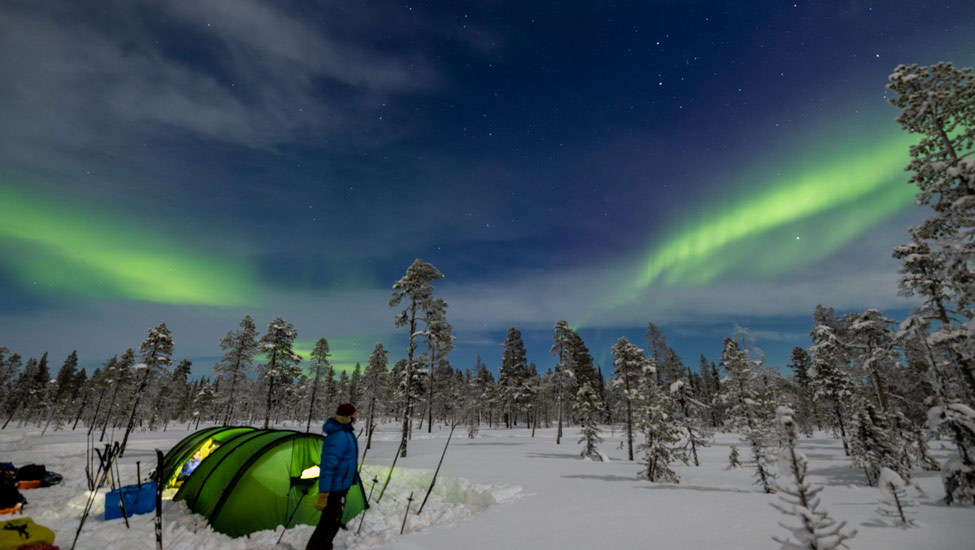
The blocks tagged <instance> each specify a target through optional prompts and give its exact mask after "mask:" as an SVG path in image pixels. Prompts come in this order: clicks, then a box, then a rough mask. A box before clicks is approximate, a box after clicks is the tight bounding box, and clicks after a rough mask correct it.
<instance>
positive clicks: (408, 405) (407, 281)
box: [389, 258, 443, 458]
mask: <svg viewBox="0 0 975 550" xmlns="http://www.w3.org/2000/svg"><path fill="white" fill-rule="evenodd" d="M442 278H443V274H442V273H440V271H438V270H437V268H436V267H434V266H433V265H432V264H428V263H426V262H424V261H422V260H420V259H419V258H417V259H416V260H414V261H413V264H412V265H410V267H408V268H407V269H406V274H405V275H404V276H403V277H402V278H400V280H398V281H396V282H395V283H394V284H393V295H392V297H390V299H389V307H396V306H398V305H400V304H401V303H403V302H404V301H405V302H406V304H407V305H406V308H404V309H403V310H402V311H400V312H399V313H398V314H397V315H396V318H395V319H396V320H395V325H396V327H397V328H399V327H404V326H405V327H409V328H408V330H409V334H408V336H409V345H408V346H407V358H406V365H405V367H406V368H405V373H404V381H405V384H406V387H405V388H404V392H403V395H404V397H405V401H404V403H403V417H402V418H403V434H402V439H401V441H400V456H402V457H404V458H405V457H406V441H407V439H408V438H409V434H410V413H411V411H412V404H413V393H414V392H413V391H412V390H413V388H412V387H411V386H412V383H413V379H414V376H413V371H414V369H415V368H416V365H415V363H414V355H415V352H416V347H417V343H416V336H417V322H425V321H424V312H426V311H430V309H431V308H432V307H433V306H432V303H433V285H432V284H431V283H433V282H434V281H439V280H440V279H442Z"/></svg>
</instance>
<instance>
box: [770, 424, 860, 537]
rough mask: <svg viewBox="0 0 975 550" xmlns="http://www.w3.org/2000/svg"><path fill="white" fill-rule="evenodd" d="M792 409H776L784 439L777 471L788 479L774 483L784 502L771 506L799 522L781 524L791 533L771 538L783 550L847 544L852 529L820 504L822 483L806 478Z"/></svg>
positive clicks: (806, 465)
mask: <svg viewBox="0 0 975 550" xmlns="http://www.w3.org/2000/svg"><path fill="white" fill-rule="evenodd" d="M794 416H795V413H794V412H793V411H792V409H790V408H788V407H784V406H782V407H778V408H777V409H776V421H777V424H778V428H779V436H780V438H781V439H782V441H783V447H782V452H781V453H780V455H779V472H780V473H781V474H782V476H783V478H784V477H786V476H789V478H790V482H789V483H788V484H787V483H785V482H784V481H780V482H779V483H777V484H776V485H777V489H778V491H779V494H780V498H781V499H782V502H783V503H784V504H775V503H773V504H772V506H773V507H774V508H775V509H777V510H779V511H780V512H782V513H783V514H786V515H789V516H795V517H796V518H798V519H799V525H798V526H796V527H790V526H787V525H784V524H780V525H782V527H784V528H785V529H788V530H789V531H790V532H791V533H792V536H791V537H787V538H779V537H772V540H774V541H775V542H778V543H779V544H781V545H782V548H783V549H786V550H835V549H836V548H846V547H847V546H846V541H847V540H849V539H851V538H853V536H854V535H856V531H855V530H848V529H846V522H845V521H841V522H839V523H837V522H836V520H834V519H832V518H830V517H829V513H828V512H827V511H826V510H824V509H823V508H822V507H821V503H820V499H819V496H818V495H819V493H820V492H821V491H822V490H823V488H822V487H815V486H813V485H812V484H811V483H810V482H809V481H808V480H807V479H806V469H807V467H808V463H807V461H806V457H805V456H803V455H802V453H800V452H798V451H797V449H796V447H797V446H798V442H799V437H798V433H797V430H796V421H795V418H794Z"/></svg>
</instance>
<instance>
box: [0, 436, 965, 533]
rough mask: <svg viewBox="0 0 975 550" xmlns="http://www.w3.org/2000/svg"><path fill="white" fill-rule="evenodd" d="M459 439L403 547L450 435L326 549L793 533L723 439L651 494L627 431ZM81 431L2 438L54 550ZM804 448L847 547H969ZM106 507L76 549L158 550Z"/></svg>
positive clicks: (173, 507) (934, 518)
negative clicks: (904, 516) (28, 482)
mask: <svg viewBox="0 0 975 550" xmlns="http://www.w3.org/2000/svg"><path fill="white" fill-rule="evenodd" d="M201 427H202V426H201ZM279 427H282V428H295V427H296V426H294V427H293V426H288V425H283V426H279ZM302 427H303V426H302ZM396 430H397V426H394V425H392V424H391V425H388V426H384V427H383V429H381V430H380V431H379V432H377V434H376V436H375V437H374V439H373V448H372V449H371V450H370V451H368V454H367V456H366V464H367V465H369V466H368V467H367V472H366V474H365V475H363V478H364V479H365V484H366V485H365V486H366V490H367V491H368V490H369V489H370V488H371V485H372V482H371V479H372V477H373V476H371V475H369V473H370V472H372V473H377V472H380V471H383V470H385V469H386V468H388V466H389V464H390V463H391V462H392V458H393V454H394V453H395V451H396V448H397V445H398V434H397V432H396ZM461 430H462V427H458V430H457V432H456V433H455V434H454V439H453V440H452V442H451V444H450V449H449V450H448V452H447V457H446V460H445V462H444V465H443V468H442V470H441V472H440V478H439V479H438V482H437V485H436V488H435V489H434V493H433V496H431V498H430V502H428V503H427V505H426V508H425V509H424V510H423V513H422V514H421V515H419V516H418V515H416V514H415V513H412V512H411V513H410V515H409V517H408V519H407V524H406V533H405V534H404V535H400V534H399V531H400V527H401V525H402V521H403V516H404V512H405V510H406V506H407V501H406V499H407V496H408V495H409V493H410V492H411V491H412V492H413V493H414V499H416V500H414V502H413V503H412V510H416V508H417V507H418V506H419V503H420V501H421V500H422V498H423V493H424V492H425V491H426V486H427V484H428V483H429V479H430V476H431V475H432V473H433V469H434V468H435V467H436V465H437V461H438V460H439V458H440V453H441V452H442V450H443V445H444V442H445V441H446V439H447V434H448V432H449V429H447V428H444V427H442V426H436V427H435V428H434V431H433V433H432V434H428V433H426V427H424V429H423V431H415V432H414V436H413V439H412V441H411V442H410V445H409V453H408V457H407V458H405V459H400V460H399V462H398V463H397V466H396V472H397V474H396V475H394V477H393V480H392V482H391V483H390V485H389V488H388V489H387V494H386V496H385V497H384V498H383V500H382V502H380V503H379V504H378V505H377V504H374V505H373V508H372V509H370V510H369V511H368V512H367V514H366V516H365V521H364V524H363V526H362V530H361V533H360V534H358V535H356V534H355V530H356V529H357V528H358V519H357V520H356V521H354V522H353V523H352V524H351V525H350V527H351V529H350V530H349V531H340V532H339V535H338V537H337V538H336V548H339V549H342V548H350V549H364V548H376V549H384V550H414V549H430V550H457V549H465V550H481V549H483V550H496V549H497V548H505V549H521V548H524V549H530V550H541V549H550V548H551V549H571V548H580V549H582V548H613V549H629V548H633V549H636V548H640V549H643V548H659V549H677V550H679V549H684V548H686V549H694V550H701V549H710V548H721V549H722V550H731V549H739V548H740V549H757V548H778V547H779V544H778V543H776V542H774V541H773V540H772V539H771V537H772V535H777V536H779V537H785V536H787V535H788V534H789V533H788V532H787V531H786V530H785V529H784V528H783V527H781V526H780V525H779V523H780V522H784V523H786V524H789V525H795V524H796V523H797V520H796V518H794V517H789V516H784V515H782V514H781V513H779V512H778V511H776V510H775V509H773V508H772V507H771V506H770V505H769V503H771V502H777V501H778V498H779V497H777V496H776V495H766V494H764V493H762V492H761V490H760V489H759V488H758V487H757V486H756V485H754V484H753V478H752V473H751V470H750V469H749V467H750V464H749V463H748V461H747V460H746V459H747V447H746V446H745V445H741V444H740V443H739V441H738V438H737V436H735V435H733V434H719V435H718V436H717V437H716V438H715V441H714V444H713V446H711V447H709V448H706V449H702V450H700V457H701V466H700V467H694V466H683V465H679V466H678V467H677V468H676V471H677V473H678V474H679V475H680V477H681V481H680V483H679V484H652V483H649V482H647V481H645V480H642V479H640V478H639V477H638V475H637V474H638V471H639V470H640V468H641V467H640V465H639V464H638V463H634V462H629V461H626V460H624V458H625V456H626V454H625V451H624V450H623V449H622V448H621V447H620V441H621V440H622V437H621V434H620V432H619V431H616V432H615V433H612V434H611V433H610V432H609V428H608V427H606V430H607V431H606V432H604V433H603V436H604V437H605V439H606V441H605V442H604V443H603V444H602V446H601V447H600V450H601V451H602V452H604V453H605V454H606V455H608V456H609V458H610V462H591V461H585V460H581V459H580V458H579V456H578V454H579V449H578V446H577V445H576V439H578V437H577V436H576V433H577V431H578V430H577V429H575V428H570V429H569V430H567V432H566V434H567V436H566V437H564V438H563V441H562V444H561V445H556V444H555V433H554V429H539V430H538V431H537V432H536V434H535V437H534V438H533V437H531V431H530V430H527V429H525V428H523V427H520V428H515V429H511V430H506V429H495V430H488V429H482V430H481V432H480V434H479V435H478V437H477V438H476V439H473V440H471V439H467V438H466V433H464V432H462V431H461ZM84 433H85V432H84V431H83V430H81V429H79V430H78V431H75V432H72V431H70V430H69V431H60V432H53V433H52V432H48V433H47V434H46V435H44V436H41V435H40V430H38V429H35V428H32V427H31V428H22V429H16V428H14V429H12V428H11V427H9V426H8V428H7V429H6V430H4V431H3V432H0V461H12V462H13V463H14V464H15V465H17V466H23V465H26V464H29V463H37V464H45V465H46V466H47V467H48V469H49V470H53V471H55V472H59V473H61V474H63V475H64V478H65V479H64V482H63V483H62V484H60V485H57V486H54V487H50V488H45V489H36V490H30V491H25V492H24V495H25V496H26V497H27V499H28V501H29V503H28V505H27V506H26V507H25V510H24V516H28V517H31V518H33V519H34V521H35V522H36V523H38V524H41V525H45V526H47V527H49V528H51V529H52V530H54V532H55V534H56V536H57V539H56V541H55V543H56V544H58V545H60V546H61V548H64V549H66V548H68V547H70V545H71V541H72V539H73V538H74V534H75V531H76V529H77V527H78V523H79V520H80V516H81V512H82V510H83V508H84V506H85V502H86V500H87V496H88V493H87V491H86V486H85V474H84V462H85V458H84V457H85V436H84ZM188 433H190V432H187V431H186V429H185V426H184V427H179V428H175V429H174V428H172V427H170V429H169V431H166V432H141V433H139V432H136V433H134V434H133V435H132V436H130V439H129V449H128V451H127V452H126V454H125V458H123V459H121V461H120V467H121V475H122V478H123V481H124V482H125V483H126V484H128V483H134V482H135V478H136V461H141V462H142V471H143V474H145V473H146V472H147V471H148V469H149V468H150V467H151V466H152V464H153V462H154V461H155V455H154V452H153V449H155V448H160V449H162V450H163V451H167V450H169V448H170V447H172V446H173V445H174V444H175V443H176V442H178V441H179V440H180V439H182V438H183V437H185V436H186V435H187V434H188ZM732 444H738V445H739V448H740V450H741V454H742V459H743V461H744V469H742V470H728V469H726V467H727V463H728V453H729V446H730V445H732ZM933 448H934V450H935V454H936V456H938V458H941V459H943V458H944V457H946V456H947V455H948V454H949V451H948V450H947V448H943V447H942V444H941V443H939V442H935V443H934V444H933ZM800 451H802V452H803V453H804V454H805V455H806V456H807V457H808V459H809V463H810V467H809V474H810V476H809V477H810V479H811V480H812V481H813V482H814V483H816V484H820V485H824V486H825V489H824V490H823V492H822V493H821V497H822V501H823V506H824V507H825V509H826V510H828V511H829V513H830V515H831V517H833V518H835V519H838V520H845V521H847V522H848V525H849V526H850V527H853V528H855V529H856V530H857V531H858V533H857V535H856V537H855V538H854V539H853V540H852V541H850V543H849V546H850V547H851V548H855V549H866V550H890V549H892V548H930V549H969V548H972V547H973V545H975V542H973V541H975V510H972V509H971V508H956V507H947V506H944V505H943V504H942V503H941V497H942V496H943V490H942V488H941V481H940V478H939V474H938V473H937V472H922V471H916V472H914V483H915V484H916V485H917V486H918V487H919V488H920V489H921V492H920V493H919V492H918V490H917V489H915V488H911V489H910V490H909V496H910V497H911V498H913V499H914V500H915V501H916V503H917V506H915V507H914V508H912V509H911V510H910V514H912V515H913V518H914V520H915V521H916V523H917V525H918V526H917V527H915V528H903V527H897V526H894V525H892V524H891V523H889V520H887V519H882V518H881V516H880V515H879V514H878V513H877V508H878V505H879V501H880V499H881V498H882V495H881V493H880V491H879V490H878V489H875V488H871V487H867V486H866V485H865V484H864V478H863V474H862V473H861V472H859V471H857V470H853V469H851V468H850V465H849V461H848V460H847V459H846V458H845V457H844V456H843V451H842V447H841V445H840V443H839V441H838V440H836V439H833V438H831V437H829V436H827V435H825V434H821V435H820V436H819V437H815V438H810V439H802V440H801V442H800ZM380 486H381V484H380ZM378 492H379V487H377V488H376V494H378ZM103 493H104V491H103ZM103 509H104V496H103V495H101V496H99V497H98V500H97V501H96V502H95V505H94V507H93V509H92V515H91V516H90V517H89V518H88V520H87V522H86V524H85V526H84V530H83V531H82V533H81V537H80V538H79V542H78V545H77V548H79V549H92V550H95V549H97V550H107V549H113V550H122V549H140V548H144V549H151V548H154V546H155V539H154V537H153V525H152V519H153V516H152V515H144V516H135V517H133V518H131V520H130V521H131V528H129V529H126V527H125V524H124V523H123V521H122V520H121V519H115V520H111V521H104V520H103V519H102V518H103V511H104V510H103ZM163 510H164V532H163V540H164V547H165V548H167V549H174V550H175V549H181V550H189V549H217V548H220V549H237V550H244V549H248V550H250V549H271V548H279V549H288V548H298V549H300V548H304V546H305V542H306V541H307V540H308V537H309V536H310V534H311V529H312V528H311V527H307V526H300V527H296V528H294V529H291V530H290V531H288V532H287V533H285V534H284V538H283V540H282V543H281V544H280V545H277V544H276V543H277V540H278V537H279V536H280V534H281V532H280V529H279V530H278V532H270V531H265V532H260V533H256V534H254V535H252V536H251V537H250V538H246V537H244V538H239V539H230V538H228V537H226V536H224V535H221V534H219V533H215V532H213V531H212V530H211V529H210V528H209V527H208V526H207V525H206V521H205V520H203V519H202V518H201V517H200V516H197V515H194V514H191V513H189V512H188V511H187V509H186V508H185V506H184V505H183V504H182V503H179V502H175V503H174V502H166V503H164V506H163ZM14 517H16V516H14ZM10 518H11V516H5V517H0V519H10Z"/></svg>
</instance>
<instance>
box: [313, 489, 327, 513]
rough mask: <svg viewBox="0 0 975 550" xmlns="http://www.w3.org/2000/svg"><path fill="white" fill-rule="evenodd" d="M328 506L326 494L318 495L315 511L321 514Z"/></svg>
mask: <svg viewBox="0 0 975 550" xmlns="http://www.w3.org/2000/svg"><path fill="white" fill-rule="evenodd" d="M326 505H328V493H318V501H317V502H315V509H316V510H318V511H319V512H321V511H322V510H324V509H325V506H326Z"/></svg>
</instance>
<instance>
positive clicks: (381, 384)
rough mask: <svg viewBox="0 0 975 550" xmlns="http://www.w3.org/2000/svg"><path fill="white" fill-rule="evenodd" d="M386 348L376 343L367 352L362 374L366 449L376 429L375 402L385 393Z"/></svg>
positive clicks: (380, 343)
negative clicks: (367, 359)
mask: <svg viewBox="0 0 975 550" xmlns="http://www.w3.org/2000/svg"><path fill="white" fill-rule="evenodd" d="M386 355H387V352H386V348H384V347H383V344H382V342H378V343H376V346H375V347H374V348H373V349H372V353H371V354H369V363H368V364H367V365H366V372H365V374H364V375H363V379H362V385H363V388H362V389H363V396H364V397H365V399H366V400H367V401H368V403H369V405H368V407H367V409H366V411H367V412H366V449H369V448H371V447H372V432H373V430H375V429H376V402H377V401H378V400H379V399H380V398H382V397H383V396H384V394H385V391H384V390H385V385H386V384H385V382H386V374H387V371H388V370H389V368H388V359H387V358H386Z"/></svg>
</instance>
